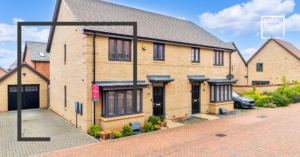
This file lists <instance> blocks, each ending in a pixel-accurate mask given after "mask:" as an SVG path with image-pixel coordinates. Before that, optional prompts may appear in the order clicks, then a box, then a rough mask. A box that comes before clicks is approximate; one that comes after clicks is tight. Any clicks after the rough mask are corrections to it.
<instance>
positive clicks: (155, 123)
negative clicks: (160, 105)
mask: <svg viewBox="0 0 300 157" xmlns="http://www.w3.org/2000/svg"><path fill="white" fill-rule="evenodd" d="M159 120H160V118H159V117H157V116H150V117H149V118H148V122H151V123H152V125H158V121H159Z"/></svg>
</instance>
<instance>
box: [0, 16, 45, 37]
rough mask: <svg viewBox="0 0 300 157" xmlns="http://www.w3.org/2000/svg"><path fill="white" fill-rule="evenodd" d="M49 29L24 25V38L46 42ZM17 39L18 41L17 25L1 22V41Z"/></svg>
mask: <svg viewBox="0 0 300 157" xmlns="http://www.w3.org/2000/svg"><path fill="white" fill-rule="evenodd" d="M14 19H15V18H14ZM16 20H21V19H16ZM49 31H50V29H42V30H39V29H38V28H37V27H22V40H23V41H24V40H32V41H41V42H46V41H47V39H48V35H49ZM15 41H17V25H8V24H5V23H0V42H15Z"/></svg>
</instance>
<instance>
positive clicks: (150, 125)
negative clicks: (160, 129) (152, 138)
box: [143, 122, 153, 132]
mask: <svg viewBox="0 0 300 157" xmlns="http://www.w3.org/2000/svg"><path fill="white" fill-rule="evenodd" d="M143 129H144V131H145V132H150V131H152V130H153V125H152V123H151V122H147V123H146V124H145V125H144V128H143Z"/></svg>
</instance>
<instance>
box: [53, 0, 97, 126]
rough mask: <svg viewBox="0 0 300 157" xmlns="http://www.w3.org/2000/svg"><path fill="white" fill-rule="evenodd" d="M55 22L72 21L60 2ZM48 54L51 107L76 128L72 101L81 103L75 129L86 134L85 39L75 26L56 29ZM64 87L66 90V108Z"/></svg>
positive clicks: (88, 105) (87, 103) (87, 118)
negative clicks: (65, 56)
mask: <svg viewBox="0 0 300 157" xmlns="http://www.w3.org/2000/svg"><path fill="white" fill-rule="evenodd" d="M58 21H74V19H73V18H72V16H71V14H70V13H69V12H68V10H67V8H66V6H65V4H64V2H63V1H62V3H61V7H60V10H59V16H58ZM51 44H52V45H51V50H50V61H51V64H50V75H51V76H50V82H51V90H50V106H51V109H52V110H53V111H54V112H56V113H57V114H59V115H61V116H62V117H64V118H65V119H66V120H68V121H69V122H71V123H72V124H74V125H75V124H76V113H75V101H79V102H81V103H83V115H82V116H81V115H78V121H77V123H78V128H79V129H82V130H83V131H85V132H87V131H88V128H89V125H87V123H89V124H91V115H89V116H87V113H88V111H90V109H88V108H91V102H87V96H88V95H87V85H90V86H91V82H88V80H87V75H86V73H87V63H86V55H87V54H86V51H85V47H86V45H85V35H83V34H82V33H81V30H80V28H79V27H78V26H56V28H55V32H54V36H53V41H52V43H51ZM64 45H66V46H67V61H66V63H64ZM64 86H66V87H67V107H65V99H64Z"/></svg>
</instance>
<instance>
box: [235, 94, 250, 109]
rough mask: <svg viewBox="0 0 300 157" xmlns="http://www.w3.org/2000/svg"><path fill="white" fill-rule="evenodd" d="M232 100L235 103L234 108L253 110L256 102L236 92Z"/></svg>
mask: <svg viewBox="0 0 300 157" xmlns="http://www.w3.org/2000/svg"><path fill="white" fill-rule="evenodd" d="M232 100H233V101H234V108H237V109H240V108H253V107H254V106H255V101H254V100H253V99H251V98H248V97H244V96H241V95H240V94H238V93H236V92H232Z"/></svg>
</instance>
